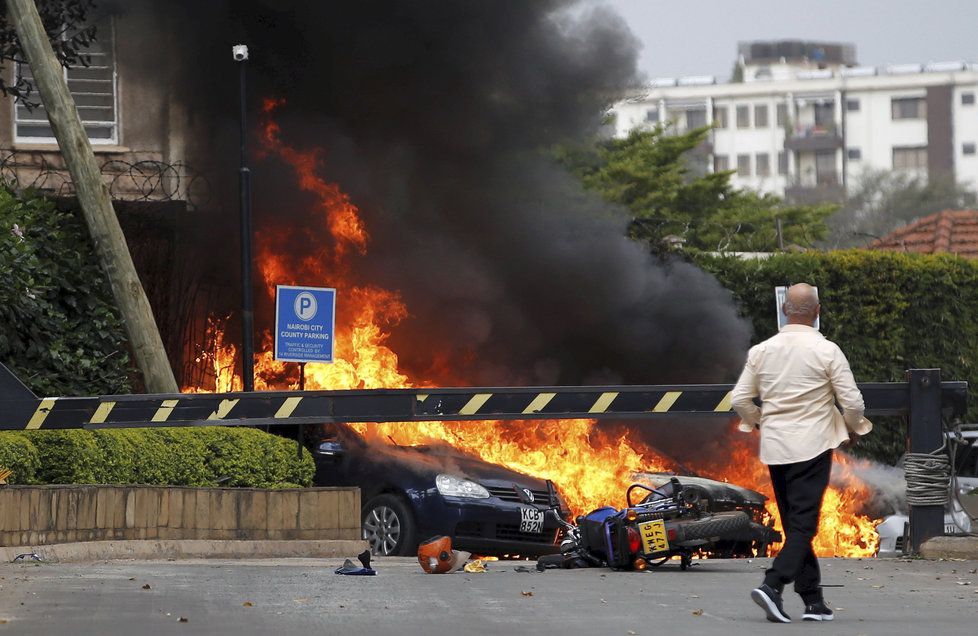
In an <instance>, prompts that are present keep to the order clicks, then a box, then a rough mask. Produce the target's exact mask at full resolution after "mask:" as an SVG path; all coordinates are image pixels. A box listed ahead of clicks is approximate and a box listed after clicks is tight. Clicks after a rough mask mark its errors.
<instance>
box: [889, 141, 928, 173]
mask: <svg viewBox="0 0 978 636" xmlns="http://www.w3.org/2000/svg"><path fill="white" fill-rule="evenodd" d="M926 168H927V146H907V147H902V148H901V147H894V148H893V169H894V170H921V169H926Z"/></svg>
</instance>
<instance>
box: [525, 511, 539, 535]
mask: <svg viewBox="0 0 978 636" xmlns="http://www.w3.org/2000/svg"><path fill="white" fill-rule="evenodd" d="M520 532H533V533H536V534H541V533H542V532H543V510H537V509H536V508H520Z"/></svg>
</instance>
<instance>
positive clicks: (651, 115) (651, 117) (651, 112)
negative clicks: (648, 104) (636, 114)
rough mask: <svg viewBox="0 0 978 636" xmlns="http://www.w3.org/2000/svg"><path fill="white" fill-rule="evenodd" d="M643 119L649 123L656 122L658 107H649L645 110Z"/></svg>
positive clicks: (657, 119) (657, 120)
mask: <svg viewBox="0 0 978 636" xmlns="http://www.w3.org/2000/svg"><path fill="white" fill-rule="evenodd" d="M645 121H647V122H649V123H652V124H656V123H658V122H659V109H658V108H650V109H648V110H647V111H645Z"/></svg>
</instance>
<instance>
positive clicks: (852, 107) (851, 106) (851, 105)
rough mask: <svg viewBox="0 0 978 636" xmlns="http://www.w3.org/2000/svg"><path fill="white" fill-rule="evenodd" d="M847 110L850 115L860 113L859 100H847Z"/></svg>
mask: <svg viewBox="0 0 978 636" xmlns="http://www.w3.org/2000/svg"><path fill="white" fill-rule="evenodd" d="M846 110H847V111H849V112H850V113H853V112H858V111H859V100H858V99H847V100H846Z"/></svg>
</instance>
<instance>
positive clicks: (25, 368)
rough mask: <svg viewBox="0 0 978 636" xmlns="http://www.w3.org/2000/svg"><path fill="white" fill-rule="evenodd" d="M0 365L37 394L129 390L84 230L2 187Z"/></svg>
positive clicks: (118, 331) (115, 319)
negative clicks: (7, 368)
mask: <svg viewBox="0 0 978 636" xmlns="http://www.w3.org/2000/svg"><path fill="white" fill-rule="evenodd" d="M0 272H3V280H0V361H2V362H3V363H4V364H5V365H7V366H8V367H9V368H10V369H11V370H12V371H13V372H14V373H16V374H17V375H18V376H19V377H20V379H21V380H23V381H24V383H25V384H27V385H28V386H29V387H30V388H31V389H32V390H33V391H34V392H35V393H37V394H39V395H100V394H102V395H106V394H115V393H127V392H128V391H129V370H130V368H129V356H128V353H127V352H126V338H125V331H124V329H123V324H122V321H121V319H120V318H119V314H118V311H117V310H116V308H115V304H114V301H113V297H112V293H111V290H110V289H109V286H108V284H107V282H106V280H105V276H104V274H103V272H102V268H101V267H100V266H99V263H98V260H97V259H96V257H95V254H94V249H93V246H92V244H91V239H90V237H89V234H88V232H87V230H86V229H85V226H84V225H83V224H82V222H81V221H80V220H79V219H78V218H77V217H75V216H74V215H72V214H70V213H66V212H60V211H58V210H57V209H55V207H54V204H52V203H51V202H50V201H49V200H47V199H43V198H40V197H36V196H32V195H30V194H27V195H24V196H22V197H19V196H17V195H15V194H14V193H12V192H10V191H9V190H7V189H5V188H0Z"/></svg>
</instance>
